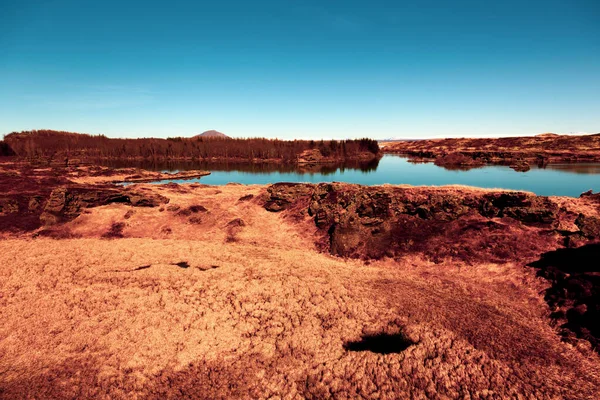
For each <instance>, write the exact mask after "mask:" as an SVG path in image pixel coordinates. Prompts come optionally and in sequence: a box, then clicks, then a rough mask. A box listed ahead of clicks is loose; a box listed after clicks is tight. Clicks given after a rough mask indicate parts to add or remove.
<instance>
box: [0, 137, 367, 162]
mask: <svg viewBox="0 0 600 400" xmlns="http://www.w3.org/2000/svg"><path fill="white" fill-rule="evenodd" d="M4 142H5V144H6V146H8V147H9V148H10V150H11V151H13V152H14V153H15V154H16V155H17V156H20V157H26V158H30V159H36V158H44V159H53V158H62V157H67V158H80V159H93V158H107V159H128V158H133V159H148V160H169V159H189V160H209V159H213V158H216V159H224V160H233V159H236V160H240V161H261V160H263V161H265V160H273V161H281V162H284V163H288V162H294V161H295V160H296V159H297V157H298V155H299V154H300V153H302V152H303V151H305V150H310V149H318V150H319V151H320V153H321V154H322V155H323V156H325V157H335V158H340V159H351V158H353V157H357V156H358V155H360V154H362V153H365V152H369V153H372V154H373V155H376V154H378V153H379V145H378V144H377V141H376V140H373V139H350V140H339V141H338V140H328V141H323V140H321V141H314V140H279V139H265V138H248V139H233V138H213V137H201V136H196V137H192V138H183V137H174V138H167V139H158V138H140V139H114V138H108V137H106V136H105V135H89V134H83V133H73V132H64V131H53V130H34V131H23V132H12V133H9V134H8V135H6V136H5V137H4ZM0 150H1V149H0Z"/></svg>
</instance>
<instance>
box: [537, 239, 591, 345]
mask: <svg viewBox="0 0 600 400" xmlns="http://www.w3.org/2000/svg"><path fill="white" fill-rule="evenodd" d="M598 259H600V244H598V243H596V244H588V245H585V246H582V247H579V248H575V249H558V250H555V251H551V252H548V253H545V254H543V255H542V257H541V258H540V259H539V260H538V261H536V262H533V263H531V264H530V266H531V267H534V268H537V269H538V271H539V272H538V274H539V275H540V276H542V277H544V278H546V279H547V280H548V281H549V282H550V283H551V286H550V287H549V288H548V289H547V290H546V294H545V299H546V301H547V302H548V304H549V305H550V307H551V310H552V316H553V317H554V318H555V319H556V320H557V321H559V322H560V328H561V330H562V331H561V333H562V334H563V335H564V336H566V337H579V338H583V339H585V340H587V341H588V342H589V343H590V344H591V345H592V347H593V348H595V349H596V350H600V347H599V346H600V276H599V272H600V271H599V267H598Z"/></svg>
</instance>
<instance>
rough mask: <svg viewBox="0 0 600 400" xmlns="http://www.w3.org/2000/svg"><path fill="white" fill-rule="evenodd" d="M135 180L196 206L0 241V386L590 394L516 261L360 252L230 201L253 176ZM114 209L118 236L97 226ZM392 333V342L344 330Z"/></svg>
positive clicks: (67, 391) (353, 394)
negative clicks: (194, 210) (366, 342)
mask: <svg viewBox="0 0 600 400" xmlns="http://www.w3.org/2000/svg"><path fill="white" fill-rule="evenodd" d="M141 188H149V190H154V191H157V192H159V193H160V194H162V195H165V196H167V197H169V198H170V199H171V201H170V203H169V205H179V206H180V209H186V208H188V207H190V206H194V205H200V204H201V205H202V206H203V207H204V208H206V210H207V211H206V212H203V213H202V219H201V222H200V223H199V224H190V223H189V222H188V218H189V217H185V216H178V215H177V211H176V210H175V211H168V210H164V211H163V212H159V210H158V209H150V208H139V209H136V212H135V213H134V214H132V215H130V216H129V218H128V219H125V218H124V215H125V214H126V212H127V210H128V209H129V208H128V207H127V206H125V205H118V204H111V205H108V206H103V207H98V208H94V209H91V210H89V211H90V213H88V214H82V215H81V216H79V217H78V218H76V219H75V220H73V221H71V222H69V223H67V224H66V225H64V226H62V227H61V229H64V230H65V231H68V232H71V233H73V234H77V235H79V236H81V237H82V238H81V239H64V240H51V239H46V238H38V239H29V238H26V237H22V238H19V239H7V240H2V241H0V319H1V320H2V321H3V323H2V324H0V397H3V398H15V397H25V398H27V397H35V398H74V397H79V398H128V399H130V398H180V397H186V396H189V397H192V398H228V397H243V398H268V397H273V396H275V397H282V398H303V397H304V398H327V397H336V398H390V399H391V398H425V397H430V398H466V397H471V398H508V397H517V396H522V397H526V398H572V399H576V398H590V399H592V398H595V396H596V395H597V389H598V387H599V385H600V378H599V377H600V361H599V359H598V356H597V355H596V354H593V353H589V352H584V351H580V350H578V349H576V348H574V347H573V346H571V345H569V344H566V343H563V342H561V341H560V338H559V336H558V335H557V334H556V332H555V331H554V330H553V329H552V328H551V327H550V325H549V320H548V318H547V314H548V310H547V308H546V305H545V303H544V301H543V299H542V297H541V295H540V294H539V292H540V290H541V289H542V282H541V281H540V280H539V279H538V278H536V277H535V276H534V275H533V271H531V270H529V269H524V268H522V266H519V265H515V264H511V263H507V264H503V265H497V264H478V265H474V266H470V267H467V266H465V265H461V264H459V263H443V264H433V263H430V262H427V261H424V260H423V259H422V258H420V257H419V256H418V255H414V256H407V257H405V258H404V259H403V260H402V261H401V262H396V261H392V260H382V261H378V262H373V263H371V264H370V265H366V264H365V263H363V262H361V261H358V260H343V259H339V258H334V257H331V256H328V255H326V254H322V253H319V252H317V251H316V250H315V246H314V243H313V242H314V238H313V234H314V232H315V230H316V228H314V225H312V226H311V225H310V224H305V223H303V222H302V221H300V222H298V221H295V222H292V221H290V220H286V219H285V218H284V217H283V216H281V215H276V214H272V213H269V212H267V211H265V210H264V209H263V208H262V207H261V206H260V205H259V204H258V201H257V200H252V199H249V200H248V201H238V200H239V199H240V198H241V197H242V196H247V195H249V194H253V195H254V198H255V199H258V198H260V196H261V195H262V193H263V190H264V188H262V187H259V186H234V185H231V186H224V187H220V188H214V187H198V186H196V187H193V186H191V185H185V188H186V190H185V191H182V190H178V189H177V188H173V187H171V188H170V187H164V186H163V187H152V186H150V185H140V189H141ZM237 218H241V219H242V220H243V221H244V224H243V226H242V224H240V223H237V224H233V225H235V226H234V228H235V239H236V240H235V241H229V242H228V241H227V237H228V235H229V231H230V230H231V229H232V225H231V224H228V223H229V222H230V221H235V220H236V219H237ZM115 223H117V224H118V223H123V224H124V227H123V228H122V230H121V231H120V232H121V234H122V235H123V236H124V237H125V238H123V239H116V240H102V239H101V236H102V234H103V233H105V232H107V231H109V230H110V229H111V227H113V224H115ZM169 231H170V233H167V232H169ZM183 263H187V264H188V265H189V266H188V267H187V268H184V267H182V265H184V264H183ZM399 331H401V332H402V334H403V335H404V337H405V338H406V340H407V341H410V342H412V343H414V344H413V345H409V346H408V347H407V348H406V349H405V350H403V351H400V352H394V353H390V354H380V353H378V352H374V351H352V350H354V349H349V348H348V345H347V344H348V343H352V342H356V341H360V340H361V338H365V337H369V335H371V336H373V335H375V336H376V335H377V334H380V333H387V334H390V335H393V334H396V333H397V332H399ZM366 350H369V349H368V348H367V349H366Z"/></svg>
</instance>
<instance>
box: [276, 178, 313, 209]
mask: <svg viewBox="0 0 600 400" xmlns="http://www.w3.org/2000/svg"><path fill="white" fill-rule="evenodd" d="M312 191H313V188H312V187H311V186H308V185H305V184H302V183H287V182H282V183H276V184H274V185H271V186H269V188H268V189H267V192H268V194H269V199H268V200H267V202H266V204H265V208H266V209H267V210H268V211H274V212H277V211H282V210H285V209H286V208H288V207H289V206H290V205H291V204H292V203H294V202H297V201H298V200H299V199H300V198H302V197H304V198H306V197H307V196H309V195H310V194H311V193H312Z"/></svg>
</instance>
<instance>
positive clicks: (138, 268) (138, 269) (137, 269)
mask: <svg viewBox="0 0 600 400" xmlns="http://www.w3.org/2000/svg"><path fill="white" fill-rule="evenodd" d="M148 268H150V265H142V266H141V267H137V268H135V269H134V271H140V270H142V269H148Z"/></svg>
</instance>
